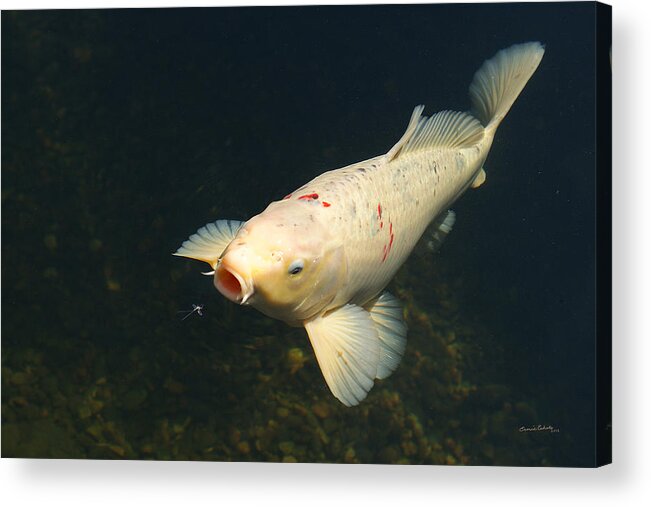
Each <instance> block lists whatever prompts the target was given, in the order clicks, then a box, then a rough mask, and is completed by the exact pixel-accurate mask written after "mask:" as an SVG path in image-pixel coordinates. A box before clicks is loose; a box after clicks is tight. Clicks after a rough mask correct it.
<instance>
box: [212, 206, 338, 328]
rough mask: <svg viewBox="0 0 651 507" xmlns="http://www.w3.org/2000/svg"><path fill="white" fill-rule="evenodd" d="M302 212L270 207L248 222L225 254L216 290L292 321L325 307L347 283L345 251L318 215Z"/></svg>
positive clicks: (217, 274) (281, 318) (240, 302)
mask: <svg viewBox="0 0 651 507" xmlns="http://www.w3.org/2000/svg"><path fill="white" fill-rule="evenodd" d="M285 208H286V207H285ZM301 211H303V210H301V209H298V210H297V209H293V211H292V208H291V207H290V209H289V210H288V209H280V210H275V211H274V210H273V209H272V210H269V209H268V210H266V211H265V212H263V213H261V214H260V215H257V216H255V217H253V218H252V219H251V220H249V221H248V222H247V223H246V224H245V225H244V226H243V227H242V229H240V231H239V233H238V234H237V236H236V237H235V238H234V239H233V241H231V243H230V244H229V246H228V247H227V248H226V250H225V251H224V253H223V254H222V256H221V258H220V261H219V264H218V266H217V269H216V270H215V278H214V282H215V287H216V288H217V290H218V291H219V292H221V293H222V294H223V295H224V296H225V297H226V298H228V299H230V300H231V301H233V302H236V303H239V304H247V305H251V306H253V307H254V308H256V309H258V310H260V311H261V312H262V313H264V314H266V315H268V316H270V317H273V318H277V319H280V320H284V321H286V322H289V323H299V322H301V321H303V320H306V319H308V318H310V317H313V316H314V315H316V314H318V313H319V312H320V311H321V310H323V309H324V308H325V307H326V306H327V305H328V304H329V303H330V302H331V301H332V300H333V299H334V298H335V296H336V294H337V292H338V290H339V288H340V287H341V286H342V284H343V283H344V281H345V277H346V262H345V256H344V250H343V247H342V245H341V243H340V242H338V241H336V240H335V238H333V236H332V234H331V233H330V232H329V230H328V228H327V227H326V226H325V225H324V224H323V223H321V222H320V221H319V220H318V217H316V216H314V215H313V214H310V213H301Z"/></svg>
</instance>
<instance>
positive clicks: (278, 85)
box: [2, 3, 595, 466]
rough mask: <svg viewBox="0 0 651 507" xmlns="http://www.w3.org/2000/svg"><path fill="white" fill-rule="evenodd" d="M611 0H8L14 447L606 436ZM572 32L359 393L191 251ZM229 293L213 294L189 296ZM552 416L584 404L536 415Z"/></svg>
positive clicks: (448, 442) (432, 456)
mask: <svg viewBox="0 0 651 507" xmlns="http://www.w3.org/2000/svg"><path fill="white" fill-rule="evenodd" d="M594 9H595V7H594V4H590V3H586V4H567V3H563V4H538V5H519V4H502V5H499V4H496V5H474V6H471V5H467V6H454V5H452V6H450V5H449V6H418V7H413V6H400V7H393V6H383V7H346V8H341V7H307V8H264V9H263V8H255V9H187V10H179V9H166V10H121V11H101V10H97V11H49V12H48V11H41V12H39V11H35V12H3V13H2V455H3V456H26V457H58V458H64V457H65V458H84V457H86V458H131V459H172V460H239V461H242V460H245V461H249V460H256V461H283V460H284V461H295V460H298V461H306V462H314V461H326V462H364V463H368V462H374V463H426V464H473V465H474V464H482V465H490V464H500V465H507V464H508V465H574V466H586V465H591V464H592V463H593V462H594V438H595V431H594V410H595V397H594V374H595V369H594V361H595V354H594V331H595V326H594V318H595V306H594V300H595V282H594V273H595V261H594V253H595V233H594V223H595V215H594V209H595V193H594V186H595V176H594V164H595V135H594V129H595V114H594V101H595V85H594V83H595V47H594V39H595V22H594V14H595V10H594ZM529 40H539V41H541V42H543V43H544V44H546V54H545V57H544V59H543V61H542V64H541V66H540V67H539V69H538V71H537V72H536V74H535V75H534V77H533V79H532V80H531V81H530V82H529V84H528V85H527V87H526V89H525V91H524V93H523V94H522V96H521V97H520V98H519V99H518V101H517V102H516V104H515V106H514V108H513V109H512V110H511V112H510V113H509V115H508V116H507V118H506V120H505V121H504V122H503V124H502V125H501V127H500V128H499V130H498V132H497V136H496V139H495V143H494V145H493V148H492V151H491V153H490V155H489V157H488V160H487V162H486V170H487V181H486V183H485V184H484V185H483V186H482V187H481V188H479V189H477V190H472V191H469V192H467V194H466V195H464V196H463V198H462V199H460V200H459V201H458V202H457V203H456V205H455V206H454V209H455V210H456V212H457V223H456V226H455V229H454V231H453V233H452V234H451V235H450V237H449V238H448V240H447V242H446V244H445V245H444V246H443V248H442V249H441V251H440V252H439V253H437V254H434V255H431V254H430V255H421V254H417V255H414V256H413V257H412V258H411V259H410V260H409V261H408V263H407V264H406V265H405V267H404V268H403V269H402V271H401V272H400V273H399V275H398V276H397V278H396V280H395V282H394V283H392V285H391V286H390V287H389V288H390V290H391V291H392V292H393V293H395V294H397V295H398V296H399V297H400V298H401V299H402V300H403V301H404V303H405V306H406V308H407V315H408V325H409V329H410V331H409V336H408V340H409V341H408V347H407V351H406V354H405V357H404V359H403V362H402V364H401V365H400V367H399V368H398V370H397V371H396V372H395V373H394V374H393V375H392V376H391V377H390V378H389V379H387V380H385V381H381V382H377V383H376V386H375V387H374V389H373V390H372V391H371V393H370V395H369V397H368V399H367V400H366V401H365V402H363V403H362V404H361V405H360V406H359V407H356V408H346V407H344V406H343V405H341V404H339V403H338V402H337V401H336V400H335V399H334V398H333V397H332V395H331V394H330V392H329V391H328V389H327V387H326V386H325V383H324V381H323V378H322V376H321V373H320V371H319V369H318V366H317V365H316V361H315V359H314V357H313V353H312V350H311V348H310V345H309V342H308V340H307V338H306V335H305V332H304V331H303V330H301V329H294V328H290V327H288V326H286V325H285V324H283V323H281V322H276V321H272V320H270V319H268V318H266V317H264V316H262V315H261V314H259V313H257V312H255V311H253V310H250V309H245V308H239V307H236V306H235V305H233V304H231V303H228V302H227V301H226V300H224V298H222V297H221V296H220V295H219V294H218V293H217V292H216V291H215V290H214V288H213V286H212V283H211V280H210V279H209V278H206V277H203V276H201V275H200V274H199V272H200V271H201V270H203V269H204V266H202V265H200V264H199V263H196V262H192V261H189V260H183V259H179V258H175V257H172V256H171V253H172V252H173V251H174V250H176V248H177V247H178V246H179V245H180V243H181V242H182V241H183V240H185V239H186V238H187V237H188V236H189V235H190V234H191V233H193V232H194V231H195V230H196V229H197V228H198V227H200V226H201V225H203V224H205V223H207V222H209V221H213V220H216V219H218V218H231V219H239V220H245V219H247V218H249V217H250V216H252V215H254V214H256V213H258V212H259V211H261V210H262V209H263V208H264V207H265V206H266V205H267V203H268V202H269V201H271V200H276V199H278V198H280V197H282V196H283V195H285V194H286V193H288V192H289V191H291V190H293V189H294V188H296V187H298V186H299V185H301V184H303V183H304V182H306V181H308V180H309V179H311V178H312V177H314V176H315V175H317V174H319V173H321V172H323V171H324V170H328V169H332V168H336V167H339V166H343V165H346V164H349V163H352V162H356V161H359V160H363V159H366V158H369V157H371V156H375V155H378V154H381V153H384V152H386V151H387V150H388V149H389V148H390V147H391V146H392V145H393V143H395V141H396V140H397V139H398V138H399V137H400V136H401V135H402V133H403V131H404V128H405V126H406V123H407V120H408V117H409V114H410V113H411V111H412V108H413V106H414V105H416V104H420V103H423V104H426V113H428V114H430V113H433V112H436V111H438V110H441V109H456V110H466V109H468V107H469V100H468V97H467V88H468V85H469V84H470V81H471V78H472V75H473V73H474V72H475V71H476V70H477V69H478V68H479V66H480V64H481V63H482V62H483V61H484V59H486V58H489V57H491V56H492V55H493V54H494V53H495V52H496V51H497V50H499V49H501V48H504V47H508V46H510V45H511V44H513V43H516V42H524V41H529ZM199 303H201V304H204V305H205V312H204V316H203V317H200V316H197V315H192V316H191V317H190V318H188V319H186V320H184V321H181V316H182V314H179V313H177V312H178V311H179V310H185V309H191V308H192V304H199ZM538 424H541V425H551V426H553V427H554V429H555V430H558V431H555V430H554V431H548V430H544V431H538V432H523V431H521V430H520V428H522V427H531V426H536V425H538Z"/></svg>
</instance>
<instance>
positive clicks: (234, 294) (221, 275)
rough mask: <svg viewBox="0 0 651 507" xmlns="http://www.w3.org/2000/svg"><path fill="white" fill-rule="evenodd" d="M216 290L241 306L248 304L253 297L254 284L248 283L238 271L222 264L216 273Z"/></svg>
mask: <svg viewBox="0 0 651 507" xmlns="http://www.w3.org/2000/svg"><path fill="white" fill-rule="evenodd" d="M215 288H216V289H217V290H218V291H219V292H221V294H222V295H223V296H224V297H225V298H226V299H229V300H230V301H232V302H233V303H238V304H240V305H244V304H246V302H247V301H248V300H249V298H250V297H251V296H252V295H253V284H252V283H247V282H246V280H245V279H244V277H243V276H242V275H240V274H239V273H238V272H237V270H235V269H233V268H232V267H229V266H228V265H225V263H224V262H221V263H220V265H219V267H218V268H217V270H216V271H215Z"/></svg>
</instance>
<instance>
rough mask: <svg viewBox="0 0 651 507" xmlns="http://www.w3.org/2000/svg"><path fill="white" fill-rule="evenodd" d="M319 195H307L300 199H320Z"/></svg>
mask: <svg viewBox="0 0 651 507" xmlns="http://www.w3.org/2000/svg"><path fill="white" fill-rule="evenodd" d="M318 198H319V194H305V195H302V196H300V197H299V199H318Z"/></svg>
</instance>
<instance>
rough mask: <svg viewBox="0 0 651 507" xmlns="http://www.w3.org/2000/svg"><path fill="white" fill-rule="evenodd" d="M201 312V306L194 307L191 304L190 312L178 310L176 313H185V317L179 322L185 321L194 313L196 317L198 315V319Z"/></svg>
mask: <svg viewBox="0 0 651 507" xmlns="http://www.w3.org/2000/svg"><path fill="white" fill-rule="evenodd" d="M201 310H203V305H195V304H194V303H193V304H192V310H179V311H178V312H177V313H185V317H183V318H182V319H181V320H185V319H187V318H188V317H189V316H190V315H192V314H193V313H196V314H197V315H199V317H203V313H202V312H201Z"/></svg>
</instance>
